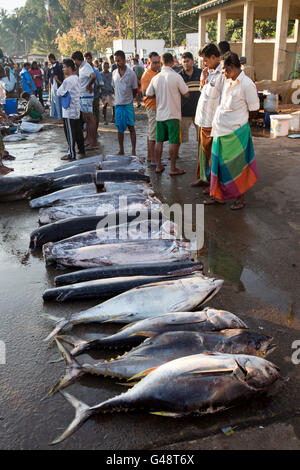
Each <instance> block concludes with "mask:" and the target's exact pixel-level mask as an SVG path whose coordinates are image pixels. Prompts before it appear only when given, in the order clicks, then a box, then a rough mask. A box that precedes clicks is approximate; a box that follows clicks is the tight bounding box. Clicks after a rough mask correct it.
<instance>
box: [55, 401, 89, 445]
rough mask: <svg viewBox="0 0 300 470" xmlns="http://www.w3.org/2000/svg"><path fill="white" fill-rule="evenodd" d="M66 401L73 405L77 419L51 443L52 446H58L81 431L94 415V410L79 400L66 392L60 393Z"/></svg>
mask: <svg viewBox="0 0 300 470" xmlns="http://www.w3.org/2000/svg"><path fill="white" fill-rule="evenodd" d="M60 393H61V394H62V395H63V396H64V397H65V399H66V400H67V401H68V402H69V403H71V405H73V406H74V408H75V418H74V419H73V421H72V422H71V424H70V425H69V426H68V427H67V429H66V430H65V431H64V432H63V433H62V434H61V435H60V436H59V437H58V438H57V439H55V440H54V441H52V442H51V445H54V444H58V443H60V442H62V441H64V440H65V439H66V438H67V437H69V436H71V435H72V434H73V433H74V432H75V431H77V429H79V428H80V427H81V426H82V424H83V423H84V422H85V421H86V420H87V419H88V418H89V417H90V416H91V415H92V414H93V413H94V410H93V409H92V408H90V407H89V406H88V405H86V404H85V403H83V402H82V401H79V400H77V398H75V397H73V395H70V394H69V393H66V392H60Z"/></svg>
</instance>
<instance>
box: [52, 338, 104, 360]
mask: <svg viewBox="0 0 300 470" xmlns="http://www.w3.org/2000/svg"><path fill="white" fill-rule="evenodd" d="M57 339H59V340H60V341H62V342H63V343H66V344H68V345H69V346H72V350H71V354H72V356H78V355H79V354H81V353H83V352H84V351H86V350H87V349H91V348H92V347H93V346H94V345H97V344H98V343H99V340H97V339H95V340H94V339H92V340H90V341H85V340H83V339H79V338H78V339H77V338H74V336H67V335H64V336H57Z"/></svg>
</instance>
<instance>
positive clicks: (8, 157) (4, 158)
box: [2, 150, 16, 160]
mask: <svg viewBox="0 0 300 470" xmlns="http://www.w3.org/2000/svg"><path fill="white" fill-rule="evenodd" d="M2 158H3V160H15V159H16V157H14V156H13V155H10V153H9V152H8V151H7V150H4V152H3V156H2Z"/></svg>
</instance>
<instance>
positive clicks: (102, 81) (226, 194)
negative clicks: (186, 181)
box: [0, 41, 259, 210]
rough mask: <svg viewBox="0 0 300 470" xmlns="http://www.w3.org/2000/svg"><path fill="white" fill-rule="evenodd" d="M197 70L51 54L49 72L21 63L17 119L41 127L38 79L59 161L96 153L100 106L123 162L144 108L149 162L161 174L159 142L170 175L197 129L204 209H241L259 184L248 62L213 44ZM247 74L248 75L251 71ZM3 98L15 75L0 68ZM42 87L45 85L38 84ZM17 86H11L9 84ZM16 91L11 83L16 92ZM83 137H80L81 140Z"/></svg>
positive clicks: (186, 61) (119, 55) (118, 55)
mask: <svg viewBox="0 0 300 470" xmlns="http://www.w3.org/2000/svg"><path fill="white" fill-rule="evenodd" d="M199 56H200V57H201V59H202V67H203V68H198V66H197V65H196V63H195V60H194V57H193V55H192V54H191V53H190V52H185V53H184V54H182V57H181V64H179V63H178V61H177V60H176V59H175V58H174V57H173V55H172V54H170V53H168V52H166V53H164V54H163V55H162V56H160V55H159V54H158V53H156V52H151V53H150V54H149V57H148V58H147V60H144V59H140V58H139V56H138V54H136V55H135V56H133V57H131V58H128V57H126V55H125V53H124V52H123V51H121V50H120V51H116V52H115V53H114V55H111V56H110V57H109V60H103V59H95V60H94V61H93V56H92V54H91V53H90V52H86V53H85V54H83V53H82V52H81V51H75V52H74V53H73V54H72V56H71V58H69V59H65V60H64V61H63V63H62V64H60V63H59V61H58V60H57V59H56V57H55V56H54V54H49V56H48V59H49V63H50V67H48V63H47V64H45V65H46V66H47V70H46V71H45V70H44V71H43V72H42V71H41V68H40V67H39V66H38V64H37V62H33V63H32V64H31V65H30V64H29V63H25V64H24V66H23V68H22V70H21V72H20V76H21V80H22V86H23V93H22V94H21V97H22V98H23V99H24V100H26V101H27V106H26V109H25V112H24V113H23V114H22V115H21V116H22V117H24V116H26V115H29V116H30V118H32V119H35V120H39V119H41V117H42V114H43V88H45V87H46V85H45V80H44V77H45V75H47V80H46V81H47V85H48V82H49V90H50V103H51V105H50V116H52V117H54V118H57V119H59V120H62V122H63V125H64V131H65V135H66V140H67V143H68V152H67V154H66V155H64V156H63V157H62V159H64V160H72V159H75V158H76V145H77V149H78V152H79V154H80V156H81V157H82V156H84V155H85V154H86V151H88V150H96V149H97V148H98V141H97V136H98V134H97V129H98V125H99V121H100V99H101V101H102V114H103V118H104V122H105V124H108V121H107V108H108V107H110V108H111V109H112V122H114V123H115V125H116V127H117V130H118V142H119V154H120V155H124V154H125V149H124V133H125V131H126V130H127V129H128V130H129V133H130V140H131V154H132V155H136V132H135V108H134V100H136V107H137V108H139V107H140V106H141V102H142V100H144V105H145V108H146V113H147V118H148V139H147V159H148V162H149V165H151V166H153V167H155V171H156V173H158V174H159V173H162V172H163V171H164V170H165V165H164V164H163V163H162V160H161V158H162V152H163V144H164V142H169V155H170V160H171V167H170V175H171V176H176V175H182V174H184V170H183V169H181V168H178V166H177V162H178V154H179V149H180V145H181V144H184V143H185V142H188V140H189V130H190V128H191V126H195V129H196V132H197V140H198V155H197V157H198V158H197V168H196V180H195V181H193V182H192V183H191V186H192V187H199V186H201V187H202V186H203V193H204V195H206V196H208V198H207V199H206V200H205V201H204V202H205V204H207V205H211V204H225V202H226V200H232V199H234V200H235V202H234V203H233V204H232V205H231V208H232V209H234V210H236V209H241V208H243V207H244V205H245V201H244V194H245V192H246V191H247V190H248V189H249V188H251V187H252V186H253V185H254V183H255V182H256V180H257V170H256V163H255V156H254V150H253V144H252V137H251V130H250V126H249V113H253V112H256V111H257V110H258V109H259V98H258V94H257V90H256V86H255V83H254V81H253V80H254V76H253V70H247V66H246V58H245V57H242V58H239V57H238V55H237V54H235V53H233V52H231V51H230V46H229V43H227V42H226V41H223V42H222V43H219V44H218V45H216V44H214V43H211V44H208V45H206V46H205V47H204V48H203V49H202V50H200V51H199ZM250 69H251V68H250ZM1 79H2V81H4V83H5V90H6V96H7V97H8V96H12V95H11V94H12V93H13V92H14V90H15V88H13V81H14V74H13V73H12V72H11V70H7V69H3V71H1V66H0V84H1ZM43 80H44V82H43ZM15 81H16V79H15ZM14 86H16V83H15V85H14ZM84 130H85V131H86V135H85V137H84Z"/></svg>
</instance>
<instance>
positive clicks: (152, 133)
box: [146, 108, 156, 141]
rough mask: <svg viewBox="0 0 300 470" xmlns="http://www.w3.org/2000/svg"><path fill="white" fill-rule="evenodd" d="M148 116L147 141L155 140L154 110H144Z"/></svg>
mask: <svg viewBox="0 0 300 470" xmlns="http://www.w3.org/2000/svg"><path fill="white" fill-rule="evenodd" d="M146 112H147V116H148V125H149V128H148V129H149V130H148V138H149V140H154V141H155V140H156V110H155V109H152V108H149V109H146Z"/></svg>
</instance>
